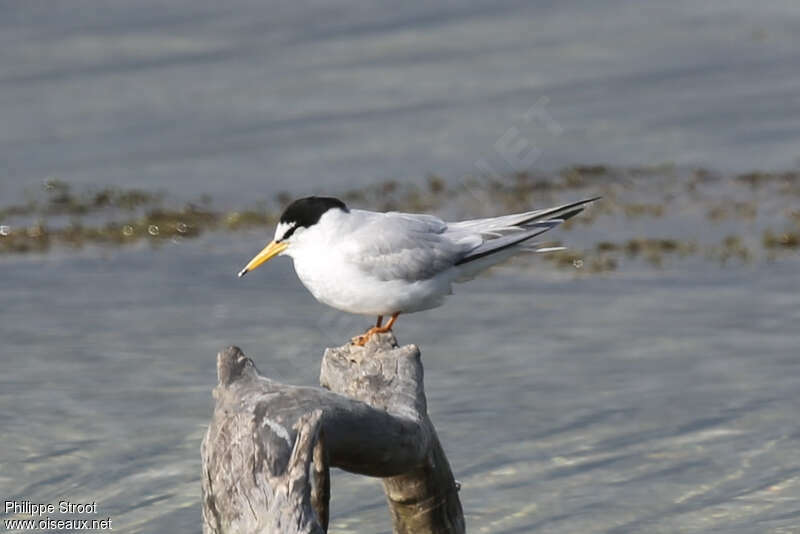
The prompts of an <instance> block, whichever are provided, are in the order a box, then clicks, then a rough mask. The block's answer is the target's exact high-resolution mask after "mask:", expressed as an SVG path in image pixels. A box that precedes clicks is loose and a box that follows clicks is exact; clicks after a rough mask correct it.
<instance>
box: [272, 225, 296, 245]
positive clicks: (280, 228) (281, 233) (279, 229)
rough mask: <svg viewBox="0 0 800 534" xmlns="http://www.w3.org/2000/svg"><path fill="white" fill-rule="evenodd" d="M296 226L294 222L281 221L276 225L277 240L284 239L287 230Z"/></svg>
mask: <svg viewBox="0 0 800 534" xmlns="http://www.w3.org/2000/svg"><path fill="white" fill-rule="evenodd" d="M292 226H294V223H292V222H279V223H278V226H276V227H275V237H274V239H275V241H280V240H281V239H283V236H284V235H286V232H287V231H288V230H289V228H291V227H292Z"/></svg>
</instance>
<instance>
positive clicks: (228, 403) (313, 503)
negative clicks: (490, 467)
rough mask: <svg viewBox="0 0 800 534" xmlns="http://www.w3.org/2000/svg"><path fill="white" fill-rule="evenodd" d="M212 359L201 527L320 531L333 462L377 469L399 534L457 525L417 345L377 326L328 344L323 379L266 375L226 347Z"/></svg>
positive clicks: (460, 523)
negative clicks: (359, 339)
mask: <svg viewBox="0 0 800 534" xmlns="http://www.w3.org/2000/svg"><path fill="white" fill-rule="evenodd" d="M217 371H218V375H219V384H218V385H217V387H216V388H215V389H214V397H215V399H216V407H215V410H214V416H213V419H212V421H211V424H210V425H209V428H208V432H207V433H206V436H205V439H204V440H203V445H202V455H203V531H204V532H205V533H209V534H210V533H223V532H224V533H229V532H230V533H233V532H235V533H251V532H252V533H255V532H264V533H267V532H270V533H272V532H285V533H322V532H325V531H326V530H327V524H328V501H329V498H330V478H329V471H328V470H329V468H330V467H331V466H333V467H339V468H342V469H345V470H348V471H351V472H354V473H359V474H364V475H369V476H377V477H383V483H384V489H385V492H386V495H387V500H388V502H389V506H390V510H391V515H392V519H393V522H394V530H395V532H396V533H398V534H406V533H409V534H410V533H412V532H413V533H422V534H425V533H461V532H464V520H463V515H462V512H461V504H460V502H459V499H458V494H457V490H456V484H455V481H454V480H453V475H452V473H451V471H450V467H449V464H448V462H447V459H446V457H445V455H444V451H443V450H442V448H441V445H440V444H439V440H438V438H437V436H436V432H435V430H434V428H433V425H432V423H431V422H430V419H429V418H428V415H427V409H426V400H425V391H424V386H423V371H422V363H421V361H420V354H419V350H418V349H417V348H416V347H414V346H406V347H397V344H396V341H395V339H394V336H392V335H391V334H383V335H377V336H374V337H373V338H372V339H371V340H370V341H369V342H368V343H367V345H366V346H365V347H357V346H355V345H345V346H343V347H339V348H336V349H328V350H327V351H326V352H325V356H324V358H323V362H322V369H321V374H320V381H321V383H322V385H323V386H324V387H326V388H328V389H329V390H330V391H326V390H324V389H319V388H309V387H299V386H288V385H284V384H280V383H277V382H274V381H272V380H270V379H268V378H265V377H263V376H261V375H260V374H259V373H258V371H257V370H256V368H255V365H254V364H253V362H252V360H250V359H249V358H246V357H245V356H244V354H243V353H242V352H241V351H240V350H239V349H238V348H236V347H230V348H228V349H226V350H225V351H223V352H221V353H220V354H219V355H218V358H217Z"/></svg>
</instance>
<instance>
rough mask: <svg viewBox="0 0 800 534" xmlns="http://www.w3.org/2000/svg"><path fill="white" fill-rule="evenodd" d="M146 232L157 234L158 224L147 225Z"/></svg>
mask: <svg viewBox="0 0 800 534" xmlns="http://www.w3.org/2000/svg"><path fill="white" fill-rule="evenodd" d="M147 233H148V234H150V235H158V225H155V224H151V225H150V226H148V227H147Z"/></svg>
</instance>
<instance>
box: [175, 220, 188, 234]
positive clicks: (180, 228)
mask: <svg viewBox="0 0 800 534" xmlns="http://www.w3.org/2000/svg"><path fill="white" fill-rule="evenodd" d="M175 229H176V230H177V231H178V233H180V234H185V233H186V231H187V230H188V229H189V227H188V226H187V225H186V223H182V222H179V223H178V224H176V225H175Z"/></svg>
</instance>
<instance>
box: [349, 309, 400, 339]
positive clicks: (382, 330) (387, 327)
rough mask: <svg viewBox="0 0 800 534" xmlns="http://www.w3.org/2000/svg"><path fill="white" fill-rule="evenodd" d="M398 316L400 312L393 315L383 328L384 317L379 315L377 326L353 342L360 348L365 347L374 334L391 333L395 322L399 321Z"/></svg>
mask: <svg viewBox="0 0 800 534" xmlns="http://www.w3.org/2000/svg"><path fill="white" fill-rule="evenodd" d="M398 315H400V312H397V313H395V314H394V315H392V318H391V319H389V322H387V323H386V325H385V326H381V323H382V322H383V316H382V315H379V316H378V322H377V324H376V325H375V326H373V327H372V328H370V329H369V330H367V331H366V332H365V333H363V334H362V335H360V336H356V337H354V338H353V339H352V342H353V343H355V344H356V345H358V346H360V347H363V346H364V345H366V343H367V340H369V338H371V337H372V336H373V335H374V334H384V333H386V332H391V331H392V327H393V326H394V323H395V321H397V316H398Z"/></svg>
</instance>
